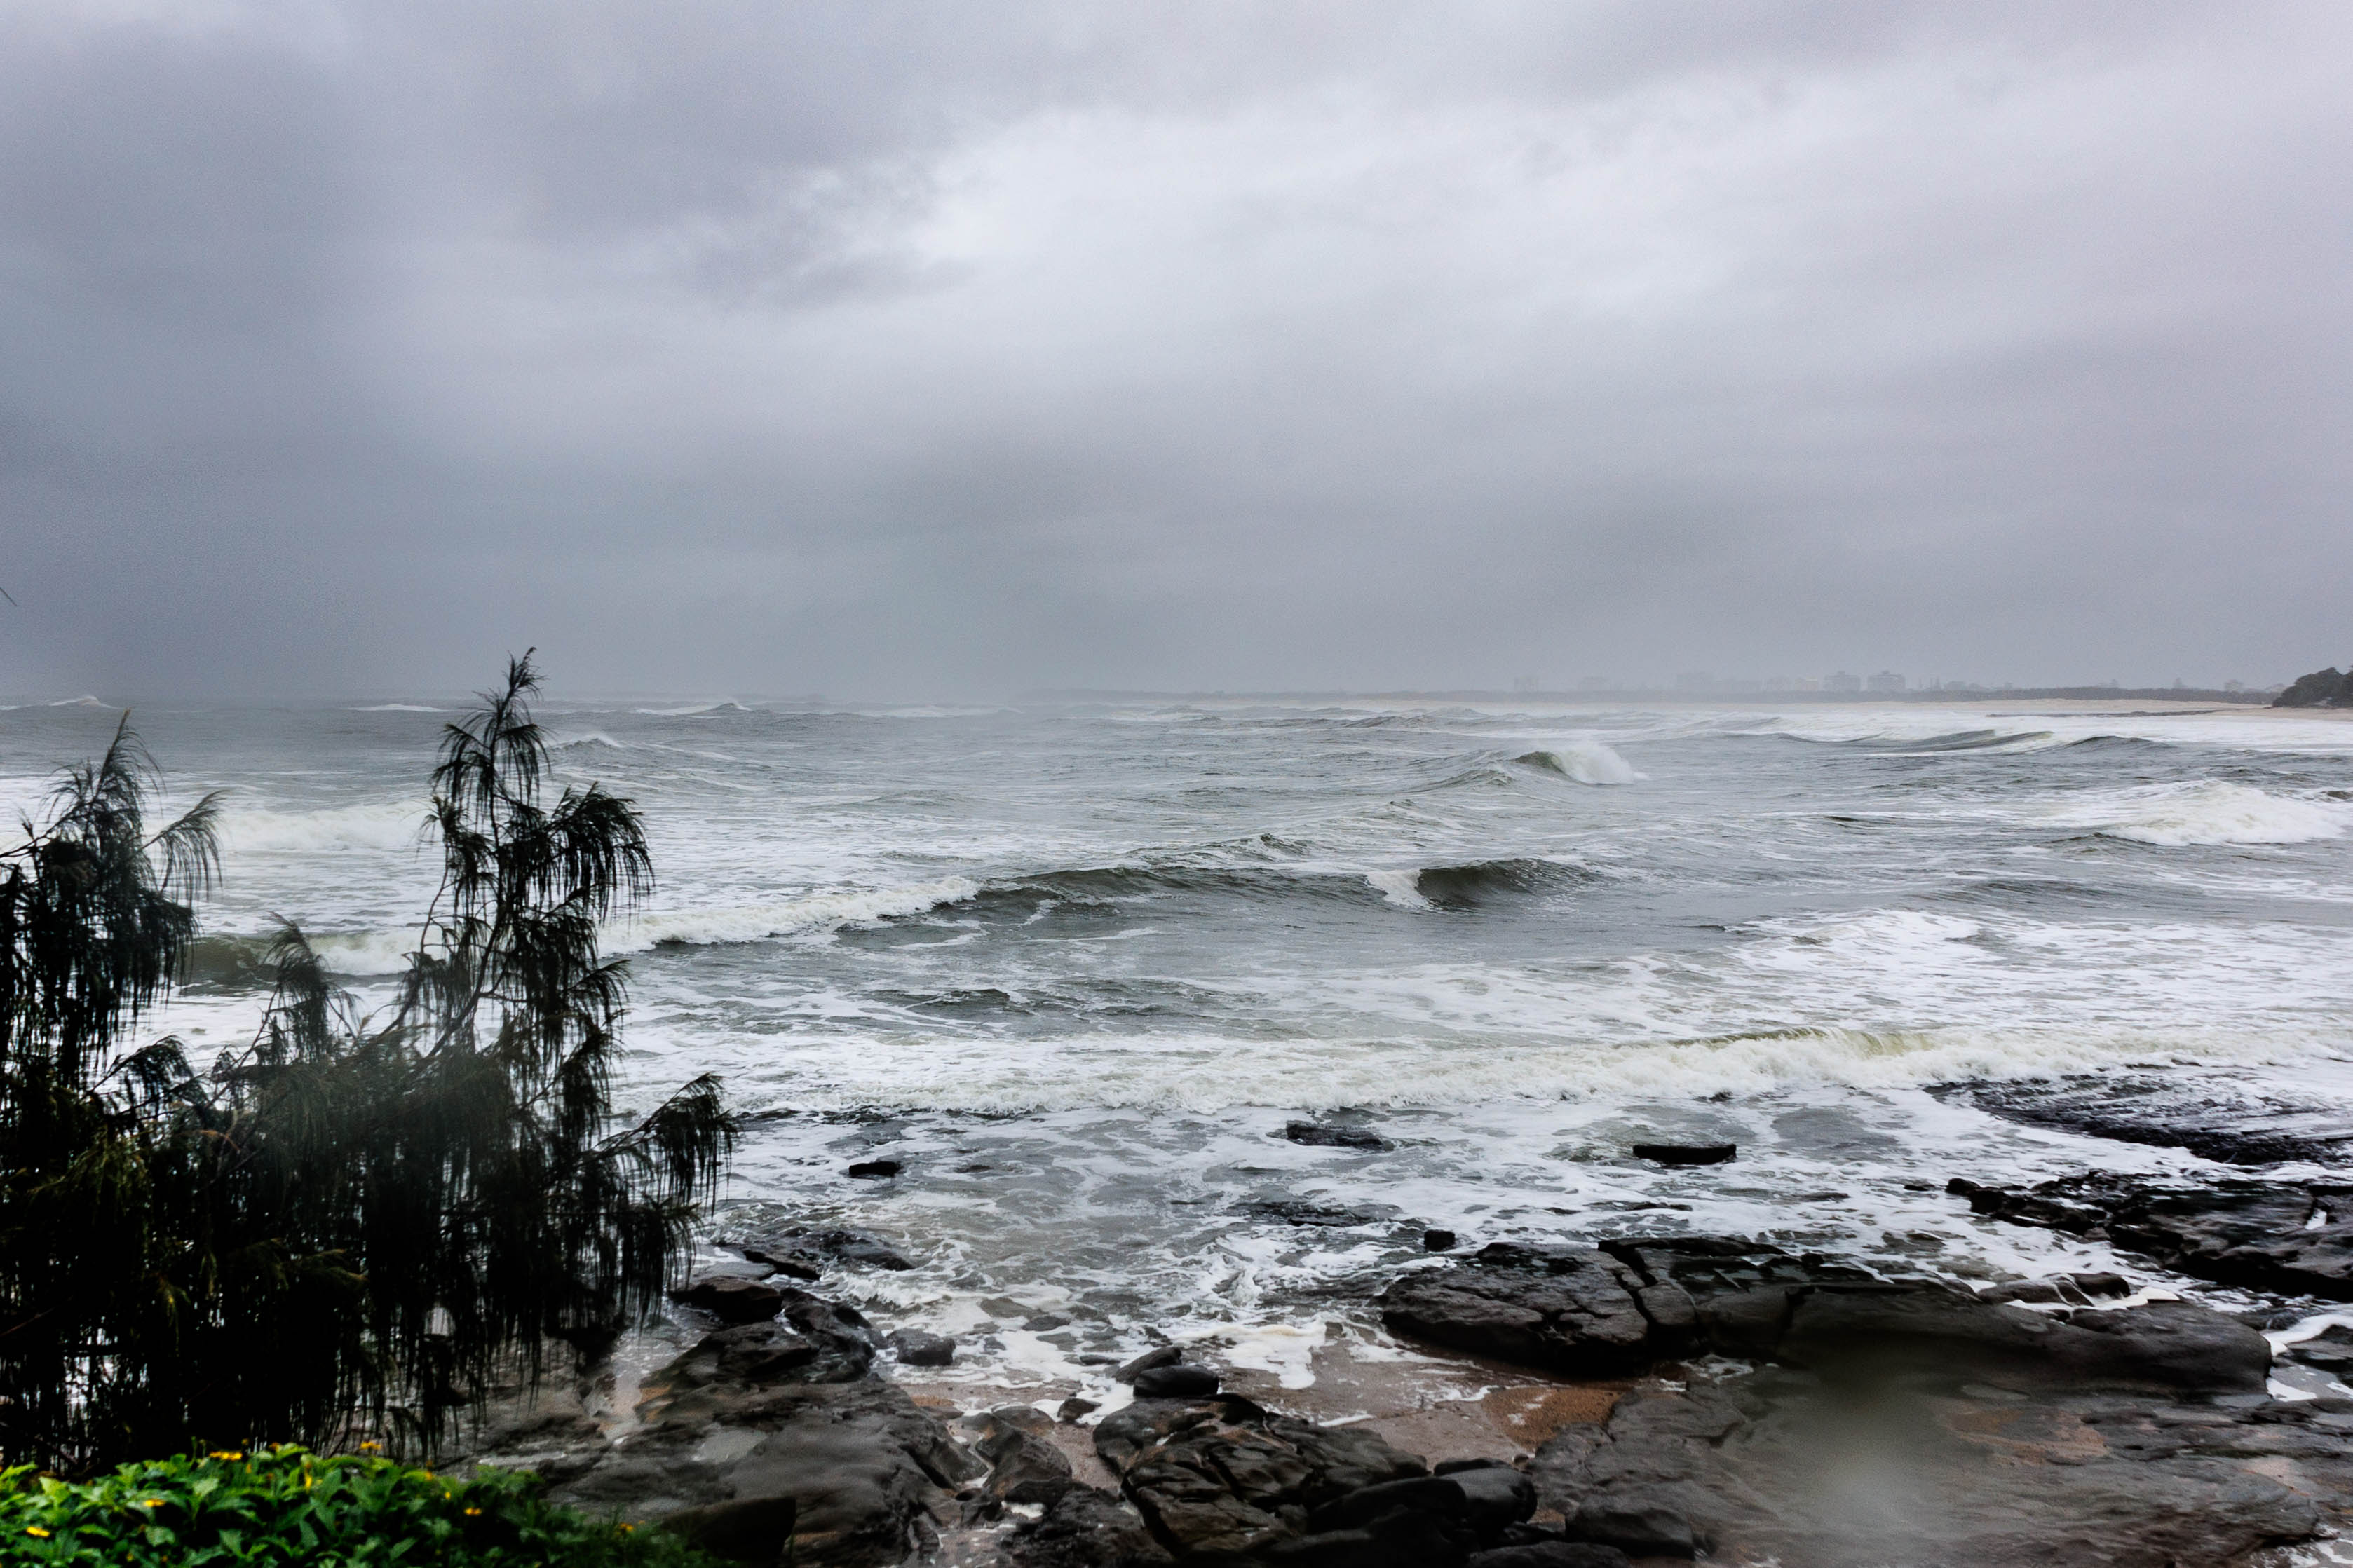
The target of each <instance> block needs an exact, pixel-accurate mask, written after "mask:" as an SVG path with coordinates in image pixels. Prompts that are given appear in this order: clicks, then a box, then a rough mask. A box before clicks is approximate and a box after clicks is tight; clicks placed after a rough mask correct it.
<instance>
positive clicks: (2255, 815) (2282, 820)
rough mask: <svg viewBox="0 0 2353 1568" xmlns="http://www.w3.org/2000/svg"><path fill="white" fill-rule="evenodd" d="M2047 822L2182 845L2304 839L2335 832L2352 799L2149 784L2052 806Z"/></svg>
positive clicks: (2214, 785) (2351, 816)
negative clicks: (2057, 807) (2301, 797)
mask: <svg viewBox="0 0 2353 1568" xmlns="http://www.w3.org/2000/svg"><path fill="white" fill-rule="evenodd" d="M2047 820H2048V821H2050V823H2051V824H2052V826H2058V827H2080V828H2089V829H2090V830H2091V831H2093V832H2094V833H2097V834H2100V835H2102V836H2104V837H2109V838H2125V839H2130V840H2131V841H2133V842H2134V843H2137V844H2156V845H2162V846H2164V847H2167V848H2181V847H2186V846H2189V845H2196V844H2307V843H2310V842H2312V841H2313V840H2315V839H2319V838H2338V837H2343V836H2344V833H2345V828H2346V825H2347V823H2348V821H2353V806H2347V805H2341V804H2339V803H2337V802H2335V801H2318V800H2297V799H2295V798H2293V797H2290V796H2285V795H2267V794H2265V793H2264V792H2263V791H2262V790H2259V789H2257V788H2255V787H2254V786H2253V785H2252V784H2229V783H2225V782H2223V781H2221V780H2219V779H2217V780H2209V781H2207V782H2205V783H2202V784H2149V785H2145V786H2142V787H2139V788H2135V789H2127V790H2119V791H2116V793H2114V794H2113V795H2106V796H2105V797H2103V798H2100V799H2096V800H2092V801H2086V802H2084V803H2081V804H2078V805H2070V806H2066V807H2063V808H2062V809H2061V810H2058V811H2055V812H2053V813H2052V815H2051V816H2050V817H2049V818H2048V819H2047Z"/></svg>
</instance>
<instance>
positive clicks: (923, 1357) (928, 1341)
mask: <svg viewBox="0 0 2353 1568" xmlns="http://www.w3.org/2000/svg"><path fill="white" fill-rule="evenodd" d="M883 1343H884V1344H885V1345H886V1346H888V1347H889V1348H890V1349H891V1350H892V1351H895V1352H898V1356H899V1364H900V1365H901V1366H946V1365H948V1364H950V1363H953V1362H954V1361H955V1347H956V1342H955V1340H953V1339H951V1338H950V1337H949V1336H947V1335H946V1334H934V1333H927V1332H925V1331H923V1330H922V1329H900V1330H898V1331H895V1332H893V1333H892V1335H891V1337H890V1338H889V1339H887V1340H885V1341H883Z"/></svg>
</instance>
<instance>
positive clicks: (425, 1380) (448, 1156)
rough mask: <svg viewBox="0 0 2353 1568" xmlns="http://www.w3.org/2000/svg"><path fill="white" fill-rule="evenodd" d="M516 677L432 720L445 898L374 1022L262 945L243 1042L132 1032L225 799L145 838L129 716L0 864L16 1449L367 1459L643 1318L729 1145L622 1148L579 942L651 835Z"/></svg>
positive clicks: (435, 831) (433, 1434) (5, 1193)
mask: <svg viewBox="0 0 2353 1568" xmlns="http://www.w3.org/2000/svg"><path fill="white" fill-rule="evenodd" d="M537 688H538V676H537V674H536V672H535V671H534V670H533V668H532V664H531V658H530V656H529V655H528V654H526V655H525V656H524V657H523V658H521V659H518V660H514V661H512V663H511V664H510V666H509V668H508V672H507V679H506V682H505V685H504V687H503V688H502V689H500V690H497V691H495V692H489V693H485V694H484V697H483V707H482V708H481V710H480V711H478V712H476V713H474V714H473V715H472V716H471V717H470V718H469V719H467V720H466V721H463V722H460V723H454V724H450V725H448V726H447V727H446V729H445V731H444V734H443V738H442V743H441V750H440V760H439V764H438V766H437V767H436V768H435V769H434V771H433V774H432V808H431V813H430V816H429V818H428V822H427V831H428V833H429V835H430V836H431V837H433V838H435V839H437V840H438V845H439V848H440V853H441V882H440V889H439V891H438V894H437V895H436V896H435V898H434V900H433V902H432V905H431V907H430V908H429V910H427V915H426V921H425V928H424V935H423V937H422V938H421V940H420V941H419V943H418V946H417V951H416V952H414V953H413V954H412V955H411V956H410V958H409V960H408V963H407V967H406V973H404V975H403V976H402V978H401V981H400V983H399V984H398V986H397V987H396V990H395V992H394V994H392V996H391V997H390V999H389V1000H388V1001H386V1002H385V1005H383V1006H382V1007H381V1008H380V1009H379V1010H378V1011H376V1012H375V1013H373V1014H365V1015H364V1014H362V1013H361V1012H360V1011H359V1010H358V1007H357V1005H356V1003H355V1002H354V1000H353V998H352V997H351V996H349V995H347V994H343V993H341V992H339V991H338V990H337V989H336V988H335V986H334V985H333V984H332V982H331V980H330V978H329V976H328V973H327V972H326V970H325V968H324V966H323V965H322V963H321V962H320V960H319V957H318V955H317V953H316V952H313V951H312V950H311V946H310V944H309V942H306V941H305V940H304V938H303V935H302V933H301V931H298V930H297V929H295V928H294V927H293V926H291V925H285V926H283V927H281V929H280V931H279V932H278V935H277V938H276V940H275V942H274V943H273V946H272V949H271V953H270V959H271V963H272V965H273V967H274V970H275V980H276V986H275V991H274V994H273V995H272V997H271V1000H270V1002H269V1006H268V1008H267V1011H266V1013H265V1016H264V1018H263V1021H262V1024H261V1026H260V1028H259V1032H258V1033H257V1034H256V1036H255V1037H253V1038H252V1039H251V1040H250V1041H249V1042H248V1043H246V1044H245V1045H244V1046H242V1047H238V1048H235V1049H232V1050H229V1051H227V1052H225V1053H223V1054H222V1055H221V1056H220V1057H219V1058H217V1059H216V1060H215V1061H213V1062H212V1063H210V1064H208V1065H206V1066H205V1067H203V1068H198V1067H197V1066H196V1065H195V1064H192V1063H191V1062H190V1060H189V1059H188V1055H187V1051H186V1049H185V1046H184V1045H183V1044H182V1043H181V1042H180V1041H178V1040H176V1039H171V1038H165V1039H162V1040H157V1041H155V1042H153V1043H152V1044H147V1045H144V1046H137V1047H134V1046H133V1045H132V1035H133V1032H134V1031H135V1030H136V1028H137V1026H139V1024H140V1022H141V1021H142V1018H143V1017H144V1016H146V1015H147V1014H148V1013H149V1012H150V1011H151V1010H152V1009H153V1007H154V1006H155V1005H157V1004H158V1003H159V1002H161V1001H162V1000H163V999H164V997H165V995H166V994H168V993H169V991H170V989H171V987H172V986H173V985H174V983H175V982H177V981H178V980H179V979H180V978H181V976H182V975H183V974H184V973H185V964H186V963H187V957H188V946H189V941H190V938H191V936H192V935H193V933H194V931H195V915H194V912H193V909H192V902H193V900H195V898H196V897H198V896H199V895H201V894H202V893H203V892H204V891H205V890H206V889H207V888H208V887H209V886H210V884H211V883H212V881H213V880H214V879H215V878H216V875H217V872H218V868H219V855H218V844H217V837H216V820H217V809H218V802H217V798H216V796H211V795H208V796H206V798H205V799H203V800H201V801H199V802H197V803H196V805H195V806H194V807H193V808H191V809H190V810H188V811H187V812H185V813H184V814H182V815H181V816H178V817H177V818H176V819H174V820H173V821H172V822H170V823H169V824H167V825H165V826H163V827H161V828H159V829H151V828H150V826H149V821H148V819H149V816H150V814H151V811H152V808H153V804H154V801H155V799H156V795H157V792H158V790H159V788H160V780H159V776H158V774H157V772H156V770H155V767H154V764H153V762H152V761H151V760H150V758H149V757H148V755H147V753H146V752H145V751H144V750H143V749H142V747H141V745H140V743H139V741H138V738H137V736H136V735H134V734H133V733H132V730H131V728H130V724H129V721H128V716H127V715H126V717H125V720H124V722H123V723H122V724H121V726H120V727H119V728H118V730H117V731H116V733H115V736H114V740H113V743H112V744H111V746H109V747H108V749H107V751H106V753H105V754H104V755H103V756H102V757H100V759H98V760H97V761H96V762H94V763H89V764H87V765H84V766H80V767H77V768H74V769H71V770H69V772H67V773H65V774H64V775H63V777H62V779H61V782H60V783H59V784H58V788H57V791H56V794H55V796H54V799H53V801H52V805H51V809H50V810H49V812H48V814H47V818H46V820H44V821H42V822H39V823H34V822H32V821H30V820H27V821H26V823H25V824H24V826H23V833H22V837H21V841H20V842H18V843H16V845H14V846H13V847H8V848H6V849H5V850H0V868H5V874H0V1456H5V1458H6V1459H7V1460H10V1461H15V1462H26V1463H34V1464H38V1465H41V1466H43V1467H45V1468H51V1469H57V1470H61V1471H75V1472H85V1473H86V1472H89V1471H90V1470H93V1469H96V1468H102V1467H104V1466H107V1465H110V1464H111V1463H114V1462H117V1461H119V1460H122V1459H125V1458H144V1457H154V1456H160V1455H164V1454H169V1453H173V1452H175V1451H184V1450H185V1448H186V1447H187V1446H188V1445H189V1444H190V1443H191V1442H197V1441H201V1442H204V1443H208V1444H210V1445H212V1446H215V1447H237V1446H244V1445H247V1444H249V1443H252V1442H256V1441H261V1440H280V1439H292V1440H300V1441H303V1442H308V1443H312V1444H321V1445H326V1446H335V1445H338V1444H345V1445H347V1444H349V1443H350V1442H352V1441H354V1440H356V1438H357V1437H358V1436H361V1435H363V1434H366V1435H373V1436H378V1437H381V1438H384V1439H385V1440H388V1441H392V1442H394V1443H396V1444H399V1445H402V1446H406V1447H417V1448H425V1449H429V1448H430V1447H432V1446H433V1445H434V1444H435V1443H436V1442H438V1440H439V1438H440V1437H441V1436H443V1435H444V1434H445V1433H446V1432H447V1430H448V1427H449V1425H450V1423H451V1422H452V1420H453V1419H454V1418H456V1417H457V1416H458V1415H459V1414H461V1413H462V1412H463V1411H464V1410H466V1409H467V1408H468V1407H469V1406H470V1405H473V1404H474V1403H476V1402H477V1401H479V1400H480V1398H481V1397H482V1396H483V1394H484V1392H485V1391H486V1390H487V1389H489V1388H490V1387H491V1386H492V1385H493V1384H495V1383H497V1382H498V1381H500V1380H501V1379H508V1378H513V1377H516V1376H520V1377H522V1378H524V1379H536V1378H537V1377H538V1375H539V1374H540V1373H541V1370H542V1366H543V1359H544V1358H545V1357H546V1356H548V1355H549V1354H551V1353H555V1352H561V1351H562V1350H563V1347H564V1346H565V1345H566V1344H567V1343H568V1344H569V1345H571V1346H573V1347H577V1348H579V1349H581V1350H584V1351H586V1350H594V1349H596V1348H598V1347H599V1346H601V1345H602V1344H604V1343H607V1342H610V1340H611V1339H612V1337H613V1336H614V1335H615V1334H617V1332H618V1331H620V1330H622V1329H623V1328H624V1327H626V1326H627V1325H628V1323H629V1322H630V1321H633V1320H635V1319H637V1318H638V1317H640V1316H641V1315H643V1314H644V1313H645V1312H646V1311H648V1310H649V1309H650V1307H651V1306H652V1304H653V1303H654V1302H655V1301H656V1300H657V1299H658V1297H659V1293H660V1291H661V1289H663V1287H664V1286H665V1284H666V1283H668V1282H669V1281H670V1279H671V1278H672V1277H673V1275H674V1272H675V1269H676V1267H677V1265H678V1264H679V1262H680V1261H681V1258H682V1257H683V1255H684V1249H685V1247H686V1245H687V1239H688V1226H689V1224H690V1221H691V1218H692V1216H693V1215H694V1213H695V1205H696V1204H697V1202H698V1200H701V1199H702V1198H704V1197H706V1196H707V1195H708V1194H710V1192H711V1191H712V1188H713V1187H714V1185H715V1184H716V1183H717V1181H718V1180H719V1178H720V1176H721V1174H722V1173H723V1168H724V1165H725V1162H726V1160H727V1158H728V1155H729V1153H730V1152H731V1150H732V1148H733V1140H734V1136H735V1123H734V1121H733V1119H732V1118H731V1117H730V1115H729V1114H728V1112H727V1111H726V1110H725V1108H724V1106H723V1102H722V1100H721V1097H720V1092H719V1087H718V1084H717V1082H716V1080H715V1079H712V1078H710V1077H708V1076H706V1077H702V1078H699V1079H695V1080H694V1081H692V1082H691V1083H689V1084H687V1085H686V1086H685V1087H684V1088H682V1089H679V1090H678V1091H677V1092H676V1093H674V1094H672V1095H671V1096H670V1098H669V1099H668V1100H665V1101H664V1102H663V1103H662V1104H661V1105H660V1106H659V1109H657V1110H654V1112H653V1113H652V1114H651V1115H650V1116H648V1117H646V1118H645V1119H644V1120H642V1121H638V1122H635V1123H634V1124H631V1125H628V1126H618V1127H617V1126H616V1125H615V1118H614V1115H613V1111H612V1095H611V1073H612V1068H613V1061H614V1056H615V1051H616V1048H617V1047H616V1034H617V1028H618V1026H619V1024H620V1019H621V1016H622V1011H623V1007H624V1005H625V1002H626V1000H627V994H626V988H625V984H624V973H623V967H622V965H621V964H620V963H617V962H612V961H608V960H607V959H605V958H604V957H603V956H602V955H601V954H600V952H599V951H598V935H597V933H598V928H599V926H600V924H601V923H602V922H603V921H605V920H606V919H607V917H608V916H609V915H611V914H613V913H614V912H615V911H617V910H626V909H627V908H628V907H630V906H631V905H633V904H634V903H635V902H636V901H637V900H639V899H641V898H642V897H643V896H644V895H645V894H646V893H647V892H648V891H649V889H651V887H652V885H653V869H652V864H651V860H650V858H649V854H648V851H647V845H646V837H645V832H644V826H643V824H642V822H641V820H640V819H639V817H638V813H637V811H636V810H635V808H634V807H633V806H632V805H630V803H629V802H628V801H627V800H625V799H622V798H620V797H617V796H616V795H611V794H608V793H607V792H606V791H604V790H603V789H601V788H599V787H597V786H596V785H594V784H591V785H589V786H588V787H586V788H585V789H575V788H569V787H567V788H565V789H564V790H563V791H562V793H561V794H560V795H557V797H556V798H554V800H552V801H551V800H549V799H548V798H547V797H548V795H549V794H550V793H551V781H550V777H549V775H550V772H551V769H550V760H549V753H548V748H547V745H546V742H545V741H544V739H543V736H542V734H541V731H540V730H539V728H538V726H537V725H536V724H535V723H534V722H533V720H532V715H531V710H530V699H531V697H532V696H533V693H534V692H535V691H536V689H537Z"/></svg>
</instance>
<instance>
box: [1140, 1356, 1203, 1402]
mask: <svg viewBox="0 0 2353 1568" xmlns="http://www.w3.org/2000/svg"><path fill="white" fill-rule="evenodd" d="M1134 1384H1135V1396H1136V1397H1137V1398H1138V1399H1206V1398H1208V1396H1209V1395H1210V1394H1215V1393H1217V1392H1218V1374H1217V1373H1214V1372H1211V1371H1210V1370H1209V1369H1208V1367H1206V1366H1186V1365H1183V1364H1178V1365H1174V1366H1153V1367H1146V1368H1145V1369H1144V1370H1143V1371H1142V1372H1139V1373H1136V1374H1135V1377H1134Z"/></svg>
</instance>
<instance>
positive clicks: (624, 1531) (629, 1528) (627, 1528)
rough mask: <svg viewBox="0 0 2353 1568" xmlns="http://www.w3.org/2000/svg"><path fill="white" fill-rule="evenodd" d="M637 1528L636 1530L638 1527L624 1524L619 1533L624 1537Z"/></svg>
mask: <svg viewBox="0 0 2353 1568" xmlns="http://www.w3.org/2000/svg"><path fill="white" fill-rule="evenodd" d="M637 1528H638V1527H637V1526H636V1525H634V1524H624V1525H623V1526H621V1533H622V1534H624V1535H626V1534H628V1532H629V1531H633V1530H635V1529H637Z"/></svg>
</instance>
